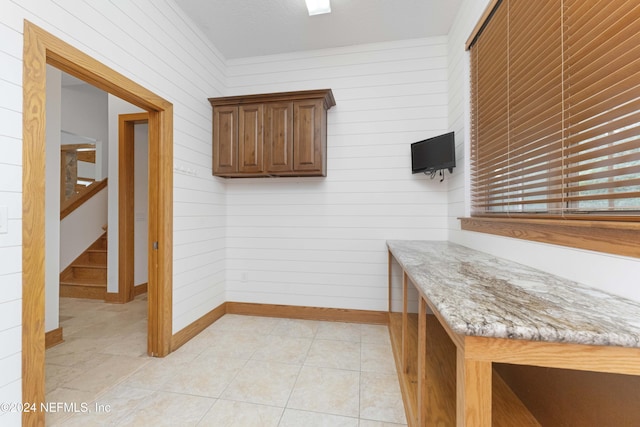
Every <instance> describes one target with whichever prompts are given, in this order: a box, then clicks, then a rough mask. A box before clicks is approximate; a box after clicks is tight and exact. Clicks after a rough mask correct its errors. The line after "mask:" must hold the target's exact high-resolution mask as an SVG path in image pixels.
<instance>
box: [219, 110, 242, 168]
mask: <svg viewBox="0 0 640 427" xmlns="http://www.w3.org/2000/svg"><path fill="white" fill-rule="evenodd" d="M237 171H238V107H228V106H224V107H216V108H214V109H213V173H214V175H215V174H225V173H234V172H237Z"/></svg>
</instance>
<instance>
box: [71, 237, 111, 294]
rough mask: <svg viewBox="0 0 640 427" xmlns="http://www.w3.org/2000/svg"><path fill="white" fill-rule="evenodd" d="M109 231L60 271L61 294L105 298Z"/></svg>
mask: <svg viewBox="0 0 640 427" xmlns="http://www.w3.org/2000/svg"><path fill="white" fill-rule="evenodd" d="M106 254H107V233H106V232H105V233H103V234H102V235H101V236H100V237H98V238H97V239H96V240H95V241H94V242H93V243H92V244H91V245H90V246H89V247H88V248H87V249H86V250H85V251H84V252H83V253H82V254H80V255H79V256H78V257H77V258H76V259H75V260H74V261H73V262H72V263H71V264H70V265H69V266H68V267H67V268H65V269H64V271H63V272H62V273H60V296H61V297H71V298H88V299H104V298H105V297H106V294H107V257H106Z"/></svg>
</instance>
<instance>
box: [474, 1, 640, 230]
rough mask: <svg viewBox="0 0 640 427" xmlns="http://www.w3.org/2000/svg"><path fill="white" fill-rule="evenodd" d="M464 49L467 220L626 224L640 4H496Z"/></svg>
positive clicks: (635, 167)
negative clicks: (467, 72) (467, 59)
mask: <svg viewBox="0 0 640 427" xmlns="http://www.w3.org/2000/svg"><path fill="white" fill-rule="evenodd" d="M488 19H489V20H488V22H487V23H486V24H485V26H484V27H483V29H482V30H481V31H480V32H479V34H478V35H477V36H476V38H475V40H474V41H473V42H472V44H471V47H470V54H471V182H472V200H471V202H472V214H473V216H503V217H504V216H508V217H518V218H520V217H522V218H530V217H534V218H565V219H589V220H598V219H603V220H614V221H615V220H636V221H637V220H638V219H639V216H638V215H640V2H638V1H625V0H608V1H597V0H536V1H530V0H502V1H500V2H498V4H497V5H496V7H495V9H494V11H493V13H492V14H491V16H490V17H489V18H488Z"/></svg>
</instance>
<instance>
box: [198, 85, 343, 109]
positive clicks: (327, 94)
mask: <svg viewBox="0 0 640 427" xmlns="http://www.w3.org/2000/svg"><path fill="white" fill-rule="evenodd" d="M319 98H322V99H323V100H324V108H325V109H327V110H328V109H329V108H331V107H333V106H334V105H336V100H335V98H334V97H333V92H332V91H331V89H315V90H300V91H296V92H277V93H260V94H251V95H236V96H223V97H218V98H209V102H210V103H211V106H212V107H220V106H223V105H244V104H255V103H257V102H290V101H298V100H304V99H319Z"/></svg>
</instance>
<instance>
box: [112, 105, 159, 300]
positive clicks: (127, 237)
mask: <svg viewBox="0 0 640 427" xmlns="http://www.w3.org/2000/svg"><path fill="white" fill-rule="evenodd" d="M148 123H149V114H148V113H146V112H145V113H133V114H120V115H118V293H115V294H110V293H108V294H107V300H108V301H110V302H119V303H127V302H129V301H132V300H133V298H134V297H135V283H133V282H134V265H135V245H134V239H135V211H134V199H135V193H134V173H135V161H134V159H135V156H134V142H135V136H134V132H135V125H137V124H148ZM147 146H148V147H149V148H150V140H149V142H148V143H147ZM148 152H150V150H148ZM149 184H151V181H149ZM150 187H151V186H150V185H149V194H150V192H151V191H153V190H152V189H151V188H150ZM149 201H150V200H148V201H147V203H149ZM152 209H153V207H152V206H149V209H147V212H152ZM149 235H151V234H149ZM148 241H149V245H148V249H147V253H151V252H152V251H153V240H151V239H148ZM147 264H148V263H147ZM147 270H149V265H147ZM150 274H151V272H149V275H150Z"/></svg>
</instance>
